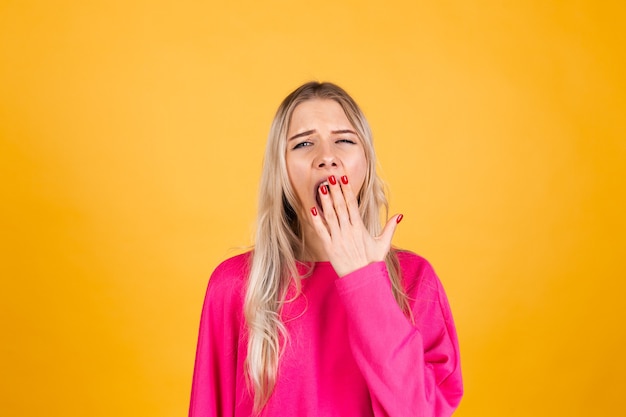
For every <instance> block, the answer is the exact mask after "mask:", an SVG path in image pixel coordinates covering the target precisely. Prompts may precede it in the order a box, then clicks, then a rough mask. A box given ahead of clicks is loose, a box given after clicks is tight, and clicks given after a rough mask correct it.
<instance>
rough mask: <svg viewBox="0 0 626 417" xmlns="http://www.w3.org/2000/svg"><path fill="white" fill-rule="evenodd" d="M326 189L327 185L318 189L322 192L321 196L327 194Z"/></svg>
mask: <svg viewBox="0 0 626 417" xmlns="http://www.w3.org/2000/svg"><path fill="white" fill-rule="evenodd" d="M327 187H328V186H327V185H322V186H321V187H320V191H322V194H324V195H326V194H328V188H327Z"/></svg>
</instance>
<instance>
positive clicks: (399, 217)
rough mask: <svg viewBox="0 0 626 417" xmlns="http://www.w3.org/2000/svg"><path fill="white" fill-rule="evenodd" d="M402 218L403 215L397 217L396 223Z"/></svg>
mask: <svg viewBox="0 0 626 417" xmlns="http://www.w3.org/2000/svg"><path fill="white" fill-rule="evenodd" d="M403 217H404V214H401V215H399V216H398V217H396V223H400V222H401V221H402V218H403Z"/></svg>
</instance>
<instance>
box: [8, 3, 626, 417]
mask: <svg viewBox="0 0 626 417" xmlns="http://www.w3.org/2000/svg"><path fill="white" fill-rule="evenodd" d="M212 3H216V4H212ZM218 3H219V4H218ZM334 3H336V2H335V1H330V0H321V1H318V2H312V3H311V4H308V5H306V4H300V3H299V2H293V1H276V0H274V1H265V2H256V1H251V0H249V1H245V2H236V1H233V2H228V1H224V2H208V1H207V2H202V1H187V0H184V1H176V2H174V1H169V2H168V1H163V0H152V1H132V0H131V1H121V0H107V1H104V0H100V1H78V0H65V1H56V2H44V1H35V0H34V1H7V0H5V1H2V2H1V3H0V199H1V200H0V201H1V204H0V233H1V236H2V240H1V241H0V257H1V258H0V274H1V276H2V280H1V286H2V287H1V290H0V308H1V311H0V325H1V327H0V335H1V338H2V339H1V343H0V350H1V351H0V352H1V354H0V374H1V375H2V376H1V377H0V381H1V382H0V414H1V415H3V416H18V415H19V416H138V415H146V416H154V417H158V416H180V415H184V414H185V412H186V407H187V401H188V395H189V388H190V378H191V372H192V367H193V356H194V351H195V340H196V331H197V325H198V318H199V313H200V308H201V302H202V299H203V295H204V289H205V286H206V280H207V277H208V276H209V274H210V272H211V271H212V269H213V268H214V267H215V266H216V265H217V263H218V262H219V261H220V260H221V259H223V258H225V257H226V256H229V255H230V254H232V253H234V251H235V250H237V248H238V247H241V246H245V245H248V244H250V243H251V240H250V236H251V232H252V229H253V222H254V211H255V199H256V187H257V180H258V175H259V170H260V163H261V154H262V149H263V146H264V141H265V137H266V134H267V130H268V128H269V123H270V120H271V117H272V115H273V112H274V110H275V108H276V106H277V105H278V104H279V102H280V100H281V99H282V98H283V97H284V96H285V95H286V94H287V93H288V92H289V91H291V90H292V89H293V88H294V87H296V86H297V85H299V84H300V83H301V82H304V81H307V80H309V79H312V78H313V79H321V80H331V81H335V82H337V83H339V84H341V85H343V86H344V87H345V88H346V89H347V90H348V91H350V92H351V93H352V94H353V95H354V96H355V97H356V99H357V100H358V101H359V102H360V103H361V104H362V106H363V108H364V110H365V111H366V113H367V114H368V116H369V118H370V121H371V123H372V125H373V128H374V131H375V135H376V138H377V149H378V151H379V154H380V159H381V166H382V170H381V173H382V175H383V176H384V178H385V179H386V180H387V182H388V183H389V185H390V191H391V203H392V209H393V211H394V212H400V211H401V212H403V213H404V214H405V221H404V222H403V223H402V224H401V225H400V228H399V231H398V233H397V235H396V240H395V243H396V244H397V245H400V246H403V247H407V248H411V249H413V250H414V251H417V252H419V253H421V254H423V255H424V256H426V257H427V258H428V259H430V260H431V261H432V263H433V264H434V265H435V268H436V269H437V271H438V272H439V274H440V276H441V278H442V280H443V281H444V283H445V285H446V288H447V290H448V293H449V297H450V300H451V303H452V306H453V309H454V312H455V316H456V321H457V325H458V330H459V334H460V338H461V343H462V354H463V365H464V372H465V381H466V397H465V399H464V401H463V403H462V406H461V408H460V410H459V412H458V414H457V415H458V416H476V417H489V416H530V415H533V416H589V415H598V416H602V415H604V416H608V415H616V413H617V412H618V411H617V410H620V409H621V408H622V405H621V403H622V399H623V394H624V392H625V391H626V384H625V382H624V381H625V379H624V373H626V359H625V358H624V353H623V352H624V348H623V345H624V342H626V340H625V339H626V334H625V330H624V329H625V328H626V326H625V325H624V319H625V318H626V314H624V312H623V310H622V308H621V305H622V304H623V303H624V293H625V291H624V290H625V289H626V284H624V280H625V278H626V267H625V266H624V255H625V254H626V244H625V240H624V235H625V233H626V222H625V220H624V217H625V216H624V213H626V204H625V199H626V198H625V194H626V192H625V191H626V190H625V187H624V185H625V184H624V183H625V178H626V168H625V167H626V130H625V128H624V120H625V115H624V109H625V108H626V88H625V76H624V74H625V73H626V64H625V59H624V57H625V54H624V45H625V44H626V39H625V33H626V32H625V31H624V21H625V19H626V13H625V10H624V6H621V5H619V4H623V3H622V2H617V1H614V2H610V1H605V2H596V1H593V0H581V1H561V2H546V1H517V2H501V1H469V0H468V1H461V0H456V1H447V2H415V1H405V2H372V1H365V2H360V1H348V2H343V4H342V5H336V4H334ZM512 3H516V4H512ZM611 3H613V4H611ZM503 4H509V5H503Z"/></svg>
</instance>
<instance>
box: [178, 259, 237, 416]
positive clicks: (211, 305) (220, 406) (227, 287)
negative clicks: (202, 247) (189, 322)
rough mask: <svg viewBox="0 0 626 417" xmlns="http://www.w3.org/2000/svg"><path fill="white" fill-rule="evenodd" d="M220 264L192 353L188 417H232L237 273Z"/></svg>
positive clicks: (209, 285) (234, 393)
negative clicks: (193, 356) (192, 368)
mask: <svg viewBox="0 0 626 417" xmlns="http://www.w3.org/2000/svg"><path fill="white" fill-rule="evenodd" d="M233 263H234V262H232V261H230V262H229V261H226V262H225V263H222V264H221V265H220V266H219V267H218V268H216V270H215V271H214V272H213V274H212V275H211V278H210V280H209V284H208V287H207V292H206V296H205V299H204V305H203V307H202V315H201V318H200V330H199V334H198V345H197V350H196V361H195V367H194V372H193V382H192V388H191V401H190V405H189V416H190V417H218V416H219V417H221V416H229V415H230V416H232V415H234V405H235V396H236V391H235V390H236V380H237V374H236V370H237V349H238V341H239V332H240V322H241V320H240V318H241V307H240V306H239V303H238V300H239V298H240V297H239V291H238V288H237V283H238V282H240V281H241V276H240V275H239V276H238V275H237V274H241V271H240V270H238V268H233V266H235V265H233Z"/></svg>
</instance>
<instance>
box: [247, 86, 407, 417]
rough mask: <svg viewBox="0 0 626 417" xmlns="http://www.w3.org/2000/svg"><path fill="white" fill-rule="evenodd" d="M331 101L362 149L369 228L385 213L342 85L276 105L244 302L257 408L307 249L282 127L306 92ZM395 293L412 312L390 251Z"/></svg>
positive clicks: (363, 203) (355, 112)
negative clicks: (285, 307)
mask: <svg viewBox="0 0 626 417" xmlns="http://www.w3.org/2000/svg"><path fill="white" fill-rule="evenodd" d="M315 98H317V99H330V100H334V101H336V102H337V103H339V105H340V106H341V107H342V108H343V111H344V112H345V114H346V117H347V118H348V120H349V121H350V123H351V124H352V126H354V128H355V130H356V132H357V134H358V136H359V138H360V139H361V140H362V142H363V145H364V148H365V156H366V159H367V163H368V167H367V173H366V176H365V181H364V184H363V187H362V188H361V190H360V192H359V194H358V200H359V210H360V212H361V217H362V218H363V222H364V224H365V226H366V228H367V229H368V231H369V233H370V234H372V235H373V236H378V235H379V234H380V233H381V229H382V228H381V222H380V220H381V219H380V209H381V208H383V207H384V209H385V217H386V216H387V209H388V206H387V199H386V197H385V192H384V186H383V183H382V181H381V180H380V178H379V177H378V175H377V174H376V157H375V154H374V145H373V141H372V133H371V130H370V127H369V124H368V123H367V120H366V119H365V116H364V114H363V112H362V111H361V109H360V108H359V107H358V105H357V104H356V102H355V101H354V100H353V99H352V98H351V97H350V96H349V95H348V94H347V93H346V92H345V91H344V90H343V89H341V88H340V87H339V86H337V85H334V84H332V83H327V82H325V83H319V82H309V83H306V84H304V85H302V86H300V87H299V88H297V89H296V90H295V91H293V92H292V93H291V94H289V95H288V96H287V97H286V98H285V99H284V100H283V102H282V103H281V105H280V106H279V108H278V110H277V112H276V115H275V117H274V120H273V122H272V125H271V128H270V132H269V136H268V140H267V147H266V150H265V158H264V162H263V172H262V174H261V183H260V190H259V208H258V217H257V230H256V240H255V248H254V251H253V254H252V261H251V266H250V275H249V277H248V284H247V290H246V296H245V301H244V314H245V319H246V323H247V326H248V332H249V333H248V354H247V357H246V362H245V367H246V372H247V376H248V381H249V383H250V384H251V388H252V390H253V393H254V409H255V411H256V412H260V410H261V409H262V408H263V407H264V406H265V404H266V403H267V401H268V399H269V398H270V396H271V394H272V391H273V389H274V386H275V384H276V378H277V373H278V362H279V358H280V354H281V349H282V346H283V344H284V341H285V340H286V338H287V337H288V335H287V332H286V329H285V326H284V324H283V322H282V321H281V316H280V311H281V307H282V305H283V304H284V303H285V302H287V300H286V294H287V289H288V287H289V284H290V283H293V284H294V285H295V288H296V296H297V295H298V294H299V293H300V290H301V287H300V282H301V281H300V280H301V278H302V276H301V275H300V274H299V272H298V269H297V267H296V261H297V259H296V256H298V255H300V254H306V253H307V248H306V247H305V243H304V241H303V236H302V233H301V224H300V221H299V219H298V217H297V215H296V213H298V212H299V210H297V209H296V208H298V202H297V199H296V196H295V193H294V190H293V188H292V187H291V183H290V181H289V177H288V175H287V167H286V163H285V152H286V149H287V131H288V129H289V123H290V120H291V115H292V114H293V111H294V109H295V108H296V107H297V106H298V105H299V104H300V103H302V102H304V101H307V100H311V99H315ZM385 262H386V263H387V269H388V271H389V276H390V280H391V284H392V289H393V295H394V297H395V299H396V301H397V303H398V305H399V306H400V307H401V309H402V310H403V311H404V312H405V314H406V315H407V316H408V317H409V318H411V320H412V316H411V312H410V308H409V303H408V300H407V296H406V294H405V292H404V290H403V287H402V283H401V276H400V268H399V263H398V259H397V256H396V254H395V251H394V250H391V251H390V252H389V254H388V255H387V258H386V259H385Z"/></svg>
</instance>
